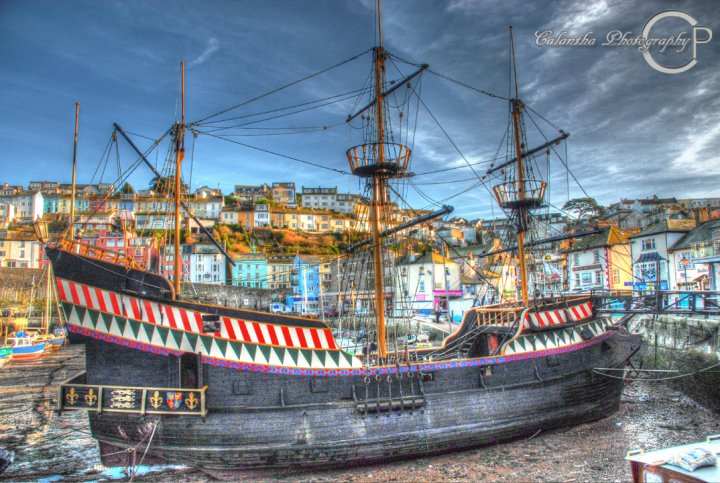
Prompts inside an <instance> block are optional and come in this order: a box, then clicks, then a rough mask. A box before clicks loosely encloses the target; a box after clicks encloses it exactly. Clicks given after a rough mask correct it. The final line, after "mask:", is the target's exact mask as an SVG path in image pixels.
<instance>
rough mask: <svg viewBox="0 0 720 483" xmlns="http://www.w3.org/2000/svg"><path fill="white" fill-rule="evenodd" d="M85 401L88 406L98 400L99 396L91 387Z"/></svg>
mask: <svg viewBox="0 0 720 483" xmlns="http://www.w3.org/2000/svg"><path fill="white" fill-rule="evenodd" d="M85 402H86V403H87V405H88V406H94V405H95V403H96V402H97V396H96V395H95V391H93V390H92V389H90V390H89V391H88V393H87V394H86V395H85Z"/></svg>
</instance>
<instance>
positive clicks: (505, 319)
mask: <svg viewBox="0 0 720 483" xmlns="http://www.w3.org/2000/svg"><path fill="white" fill-rule="evenodd" d="M524 308H525V307H524V306H522V305H521V304H518V305H511V306H508V305H503V304H500V305H497V306H492V305H490V306H487V307H478V308H476V309H475V312H476V313H477V323H478V325H483V326H485V325H493V326H498V327H513V326H514V325H515V324H516V322H517V320H518V314H519V313H520V312H522V311H523V309H524Z"/></svg>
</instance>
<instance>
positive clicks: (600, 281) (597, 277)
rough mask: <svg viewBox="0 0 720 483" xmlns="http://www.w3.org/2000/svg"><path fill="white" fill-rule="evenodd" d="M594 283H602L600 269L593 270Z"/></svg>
mask: <svg viewBox="0 0 720 483" xmlns="http://www.w3.org/2000/svg"><path fill="white" fill-rule="evenodd" d="M595 285H602V274H601V273H600V270H598V271H596V272H595Z"/></svg>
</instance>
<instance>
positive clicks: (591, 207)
mask: <svg viewBox="0 0 720 483" xmlns="http://www.w3.org/2000/svg"><path fill="white" fill-rule="evenodd" d="M562 209H563V211H569V212H572V213H575V214H576V217H577V218H578V219H579V220H591V219H593V218H596V217H598V216H600V215H602V214H603V213H605V207H604V206H602V205H599V204H598V203H597V201H595V198H573V199H571V200H568V201H567V203H565V204H564V205H563V207H562Z"/></svg>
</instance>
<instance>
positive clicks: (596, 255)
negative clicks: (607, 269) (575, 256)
mask: <svg viewBox="0 0 720 483" xmlns="http://www.w3.org/2000/svg"><path fill="white" fill-rule="evenodd" d="M593 263H600V250H595V251H594V252H593Z"/></svg>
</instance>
